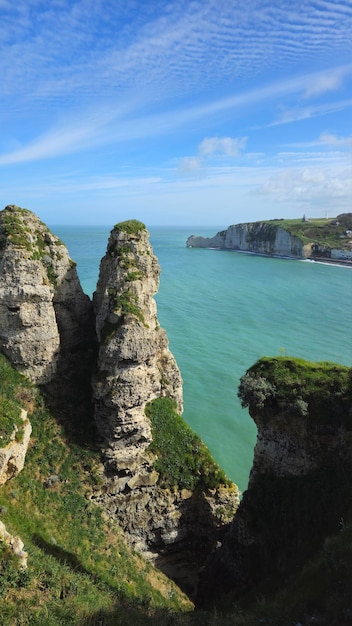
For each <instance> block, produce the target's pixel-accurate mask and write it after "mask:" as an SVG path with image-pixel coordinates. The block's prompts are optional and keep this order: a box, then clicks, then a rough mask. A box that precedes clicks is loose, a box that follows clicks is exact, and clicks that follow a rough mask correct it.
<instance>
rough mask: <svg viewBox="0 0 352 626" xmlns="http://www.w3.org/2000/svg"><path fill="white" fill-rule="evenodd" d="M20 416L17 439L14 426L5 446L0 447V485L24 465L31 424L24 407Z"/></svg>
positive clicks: (15, 474) (12, 476)
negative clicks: (20, 422)
mask: <svg viewBox="0 0 352 626" xmlns="http://www.w3.org/2000/svg"><path fill="white" fill-rule="evenodd" d="M21 418H22V420H23V428H22V429H21V437H20V439H19V441H17V440H16V433H17V431H18V429H17V428H15V430H14V431H13V433H12V436H11V441H10V443H9V444H8V445H7V446H6V447H5V448H0V485H3V484H4V483H6V482H7V481H8V480H10V478H14V477H15V476H17V474H18V473H19V472H20V471H21V470H22V469H23V467H24V462H25V458H26V453H27V448H28V444H29V439H30V435H31V432H32V426H31V424H30V421H29V420H28V418H27V411H25V410H24V409H23V410H22V411H21ZM0 444H1V440H0Z"/></svg>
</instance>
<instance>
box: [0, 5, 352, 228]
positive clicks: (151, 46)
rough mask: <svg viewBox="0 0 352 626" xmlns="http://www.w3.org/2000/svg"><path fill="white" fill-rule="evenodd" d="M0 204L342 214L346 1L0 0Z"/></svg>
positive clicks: (220, 217)
mask: <svg viewBox="0 0 352 626" xmlns="http://www.w3.org/2000/svg"><path fill="white" fill-rule="evenodd" d="M0 49H1V53H0V124H1V132H0V194H1V202H0V209H2V208H4V207H5V206H6V205H7V204H16V205H18V206H21V207H23V208H27V209H29V210H31V211H33V212H34V213H36V214H37V215H38V216H39V217H40V219H42V220H43V221H44V222H46V223H48V224H67V225H71V224H78V225H79V224H84V225H113V224H115V223H117V222H118V221H121V220H125V219H132V218H135V219H139V220H141V221H143V222H144V223H145V224H146V225H147V226H153V225H195V226H208V225H218V226H222V227H226V226H228V225H230V224H236V223H239V222H244V221H256V220H261V219H276V218H294V217H301V216H303V215H306V216H307V217H309V218H314V217H334V216H336V215H338V214H340V213H343V212H347V211H352V0H296V1H295V2H292V0H275V1H274V0H272V1H267V0H232V1H231V0H201V2H199V1H198V0H194V1H192V0H173V1H168V0H50V2H48V0H45V1H42V0H16V2H13V0H0Z"/></svg>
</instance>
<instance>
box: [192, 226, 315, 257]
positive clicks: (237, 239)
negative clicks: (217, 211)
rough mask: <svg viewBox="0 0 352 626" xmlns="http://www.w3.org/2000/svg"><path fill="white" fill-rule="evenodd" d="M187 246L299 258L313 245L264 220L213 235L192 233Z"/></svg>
mask: <svg viewBox="0 0 352 626" xmlns="http://www.w3.org/2000/svg"><path fill="white" fill-rule="evenodd" d="M186 245H187V247H189V248H223V249H225V250H241V251H243V252H254V253H256V254H267V255H273V256H283V257H292V258H299V259H303V258H307V257H309V256H310V254H311V247H312V246H311V244H309V245H304V244H303V242H302V241H301V240H300V239H299V237H295V236H294V235H291V234H290V233H288V232H287V231H286V230H284V229H283V228H280V227H279V226H274V225H271V224H268V223H265V222H250V223H245V224H235V225H232V226H229V227H228V228H227V230H222V231H220V232H218V233H217V234H216V235H215V236H214V237H197V236H194V235H192V236H191V237H189V238H188V239H187V244H186Z"/></svg>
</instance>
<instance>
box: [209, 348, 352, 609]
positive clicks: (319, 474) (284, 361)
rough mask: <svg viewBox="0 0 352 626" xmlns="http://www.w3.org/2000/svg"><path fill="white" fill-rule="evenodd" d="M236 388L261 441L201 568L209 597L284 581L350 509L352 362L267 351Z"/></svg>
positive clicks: (233, 597) (272, 586) (261, 588)
mask: <svg viewBox="0 0 352 626" xmlns="http://www.w3.org/2000/svg"><path fill="white" fill-rule="evenodd" d="M239 397H240V399H241V401H242V404H243V406H248V407H249V412H250V415H251V417H252V418H253V420H254V421H255V423H256V425H257V427H258V437H257V444H256V447H255V451H254V461H253V467H252V470H251V474H250V479H249V484H248V489H247V491H246V492H245V493H244V496H243V500H242V502H241V505H240V507H239V509H238V511H237V513H236V516H235V518H234V520H233V522H232V524H231V527H230V530H229V532H228V533H227V534H226V536H225V539H224V541H223V544H222V546H221V547H219V549H218V550H216V551H215V552H214V553H213V555H212V556H211V558H210V559H209V562H208V564H207V567H206V569H205V571H204V572H203V575H202V581H201V585H200V590H199V600H200V602H201V603H203V604H211V603H214V602H215V603H218V604H221V601H222V600H223V599H224V598H226V596H228V597H229V598H230V599H231V601H233V600H236V599H237V598H239V597H243V595H244V594H246V593H247V592H249V591H251V592H253V590H257V592H256V593H257V594H258V593H265V592H267V591H270V590H273V589H275V588H277V587H278V586H279V585H280V584H282V583H283V582H284V581H285V580H286V579H287V578H289V577H290V576H291V575H292V574H294V573H295V572H297V571H299V570H300V568H301V567H302V566H303V564H304V563H305V562H307V560H308V559H309V558H310V557H311V556H312V555H314V553H315V552H316V551H317V550H318V549H319V548H320V547H321V545H322V543H323V541H324V539H325V538H326V537H327V536H328V535H329V534H332V533H334V532H337V531H338V529H339V527H340V524H341V521H342V520H344V519H349V518H350V515H351V512H352V497H351V487H350V485H351V476H352V370H351V368H347V367H344V366H339V365H334V364H333V363H310V362H307V361H303V360H300V359H290V358H285V357H280V358H276V359H275V358H273V359H269V358H263V359H261V360H260V361H258V362H257V363H256V364H255V365H254V366H252V367H251V368H250V369H249V370H248V372H247V373H246V374H245V376H243V377H242V379H241V384H240V388H239Z"/></svg>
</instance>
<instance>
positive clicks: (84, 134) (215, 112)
mask: <svg viewBox="0 0 352 626" xmlns="http://www.w3.org/2000/svg"><path fill="white" fill-rule="evenodd" d="M334 71H337V72H338V73H343V74H344V75H347V73H351V74H352V64H350V65H346V66H343V67H341V68H337V69H336V70H331V71H330V72H316V73H308V74H305V75H301V76H297V77H294V78H291V79H287V80H283V81H277V82H275V83H268V84H266V85H262V86H260V87H257V88H255V89H250V90H244V91H242V92H240V93H236V94H234V95H232V96H228V97H225V98H220V99H216V100H212V101H208V102H206V103H205V104H200V105H197V106H193V107H192V106H191V107H179V108H175V109H173V110H172V109H171V110H170V109H162V110H161V112H159V113H157V114H151V115H145V114H144V113H143V107H144V102H142V103H139V102H138V98H137V97H136V94H134V96H133V98H132V99H131V97H130V95H129V94H128V95H127V96H125V98H122V99H121V101H120V102H119V105H118V106H116V105H114V104H110V105H106V104H104V105H103V104H100V106H99V108H97V109H96V110H95V111H94V115H92V113H91V111H90V112H88V113H87V112H85V111H84V110H81V111H80V112H79V118H78V119H76V120H74V119H72V118H73V116H72V115H71V116H70V119H69V122H68V123H65V122H62V123H61V124H60V126H59V127H57V126H56V127H54V128H53V129H50V130H49V131H48V132H47V133H45V134H41V135H40V136H39V137H38V138H37V139H35V140H33V141H32V142H31V143H30V144H28V145H27V146H22V147H21V148H20V149H18V150H16V151H15V152H13V151H12V152H10V153H3V154H2V155H1V156H0V164H1V165H5V164H13V163H20V162H25V161H32V160H36V159H42V158H52V157H55V156H58V155H63V154H69V153H72V152H77V151H78V150H82V149H87V148H88V149H89V148H91V147H93V146H96V145H102V144H104V143H111V142H113V141H115V142H123V141H128V140H137V139H141V138H143V137H151V136H155V137H157V136H161V135H164V134H170V133H173V132H175V131H177V130H178V129H179V128H182V127H183V128H185V127H187V126H188V125H190V124H192V123H193V122H194V121H195V120H197V121H199V120H201V119H203V118H214V117H216V116H218V117H219V116H220V115H223V114H224V112H226V111H228V112H231V113H233V112H235V111H237V112H243V111H245V110H246V108H247V107H250V106H251V105H256V104H257V103H258V102H263V101H272V100H274V101H275V99H277V98H280V97H281V98H285V97H288V96H291V95H294V94H296V95H299V94H302V93H304V91H305V90H306V88H307V86H308V85H309V84H310V83H312V82H314V80H318V81H319V80H320V79H321V77H322V76H323V75H326V74H329V73H331V72H332V73H334ZM351 103H352V101H350V100H348V101H344V103H335V105H331V104H330V105H321V106H320V107H316V109H315V114H316V115H318V114H319V111H320V114H322V113H324V111H327V110H329V111H331V110H332V109H333V108H334V107H335V108H336V109H337V108H338V107H339V106H340V108H342V107H347V106H350V105H351ZM141 106H142V111H138V107H141ZM307 115H308V113H307ZM293 117H294V116H292V115H291V117H290V115H289V114H288V115H287V117H286V123H287V122H289V121H291V120H292V119H293ZM297 119H298V117H297ZM277 123H280V124H283V123H285V118H284V117H283V118H282V119H281V120H280V122H277ZM245 142H246V138H243V137H242V138H239V139H238V138H231V137H225V138H224V137H220V138H219V137H211V138H205V139H204V143H203V145H202V146H200V148H199V154H200V155H202V156H204V154H205V151H208V153H207V154H208V155H209V154H215V153H218V154H220V153H223V154H227V155H230V153H231V152H232V153H233V155H236V154H238V153H239V152H240V151H241V150H242V149H243V147H244V146H245Z"/></svg>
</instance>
